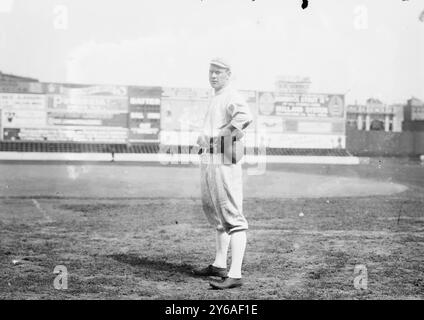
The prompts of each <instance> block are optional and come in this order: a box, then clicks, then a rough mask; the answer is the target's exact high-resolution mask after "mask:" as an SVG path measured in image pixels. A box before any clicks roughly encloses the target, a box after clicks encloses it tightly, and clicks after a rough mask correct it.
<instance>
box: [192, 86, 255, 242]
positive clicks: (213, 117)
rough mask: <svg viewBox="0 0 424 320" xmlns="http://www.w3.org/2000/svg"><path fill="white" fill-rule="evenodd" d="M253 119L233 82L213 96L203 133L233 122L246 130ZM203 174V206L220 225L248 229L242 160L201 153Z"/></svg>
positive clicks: (228, 229)
mask: <svg viewBox="0 0 424 320" xmlns="http://www.w3.org/2000/svg"><path fill="white" fill-rule="evenodd" d="M251 122H252V115H251V112H250V110H249V107H248V105H247V103H246V102H245V100H244V98H243V97H242V96H241V95H240V94H239V93H238V92H237V91H236V90H234V89H233V88H232V87H231V86H226V87H225V88H223V89H221V90H220V91H218V92H217V93H215V96H214V97H213V98H212V100H211V102H210V104H209V108H208V112H207V114H206V117H205V121H204V127H203V134H204V135H205V136H206V138H207V139H209V138H211V137H217V136H218V134H219V132H220V129H221V128H223V127H225V126H226V125H228V124H229V123H231V124H232V126H233V127H235V128H236V130H240V131H243V130H244V129H245V128H246V127H247V126H248V125H249V124H250V123H251ZM200 157H201V161H200V163H201V164H200V172H201V174H200V176H201V194H202V204H203V210H204V212H205V214H206V217H207V219H208V220H209V222H210V223H211V224H212V225H213V226H214V227H215V228H216V229H217V230H221V231H222V230H224V231H226V232H227V233H229V234H230V233H232V232H234V231H238V230H247V229H248V223H247V220H246V218H245V217H244V215H243V206H242V204H243V185H242V183H243V182H242V168H241V162H238V163H237V164H226V163H225V162H223V161H221V160H222V156H220V155H217V154H210V153H208V152H204V153H202V154H201V155H200Z"/></svg>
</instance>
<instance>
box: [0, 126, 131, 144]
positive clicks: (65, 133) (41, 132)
mask: <svg viewBox="0 0 424 320" xmlns="http://www.w3.org/2000/svg"><path fill="white" fill-rule="evenodd" d="M127 136H128V134H127V129H123V128H102V127H92V128H87V127H75V126H72V127H66V126H57V127H44V128H41V127H40V128H35V127H32V128H28V127H25V128H4V129H3V139H4V140H24V141H69V142H98V143H126V141H127Z"/></svg>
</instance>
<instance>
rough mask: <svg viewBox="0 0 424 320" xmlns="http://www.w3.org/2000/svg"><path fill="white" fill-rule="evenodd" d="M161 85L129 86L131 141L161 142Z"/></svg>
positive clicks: (129, 138) (129, 137)
mask: <svg viewBox="0 0 424 320" xmlns="http://www.w3.org/2000/svg"><path fill="white" fill-rule="evenodd" d="M161 95H162V89H161V87H136V86H132V87H129V88H128V104H129V119H128V123H129V133H128V134H129V136H128V140H129V141H130V142H159V132H160V126H161V110H160V109H161Z"/></svg>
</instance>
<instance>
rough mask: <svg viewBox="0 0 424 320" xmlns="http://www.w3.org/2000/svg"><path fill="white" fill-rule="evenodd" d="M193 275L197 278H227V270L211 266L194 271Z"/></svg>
mask: <svg viewBox="0 0 424 320" xmlns="http://www.w3.org/2000/svg"><path fill="white" fill-rule="evenodd" d="M193 273H194V274H195V275H196V276H203V277H221V278H226V277H227V268H218V267H215V266H213V265H211V264H210V265H208V266H207V267H206V268H202V269H197V270H193Z"/></svg>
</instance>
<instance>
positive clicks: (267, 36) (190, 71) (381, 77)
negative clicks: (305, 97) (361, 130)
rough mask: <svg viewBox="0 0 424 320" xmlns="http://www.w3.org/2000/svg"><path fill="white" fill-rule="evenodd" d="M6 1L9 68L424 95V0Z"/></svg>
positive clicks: (394, 96)
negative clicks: (226, 71)
mask: <svg viewBox="0 0 424 320" xmlns="http://www.w3.org/2000/svg"><path fill="white" fill-rule="evenodd" d="M301 3H302V1H301V0H285V1H281V0H256V1H251V0H155V1H153V0H150V1H146V0H108V1H104V0H103V1H101V0H37V1H34V0H32V1H31V0H0V70H1V71H2V72H4V73H12V74H17V75H22V76H28V77H33V78H37V79H39V80H40V81H43V82H72V83H88V84H91V83H92V84H119V85H159V86H178V87H195V88H208V87H209V83H208V68H209V61H210V60H211V59H212V58H214V57H217V56H220V57H225V58H226V59H227V60H229V61H231V63H232V65H233V78H234V83H235V84H236V86H237V87H238V88H240V89H250V90H273V89H274V83H275V80H276V78H277V77H278V76H280V75H294V76H307V77H309V78H310V79H311V81H312V85H311V91H312V92H317V93H343V94H346V100H347V102H348V103H354V102H355V101H357V102H358V103H365V100H366V99H368V98H370V97H374V98H379V99H380V100H382V101H383V102H385V103H402V102H405V100H406V99H409V98H410V97H411V96H415V97H418V98H420V99H424V58H423V57H424V22H423V21H420V19H419V16H420V13H421V12H422V11H423V10H424V0H408V1H402V0H361V1H360V0H343V1H340V0H309V6H308V7H307V8H306V9H305V10H302V8H301Z"/></svg>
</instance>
